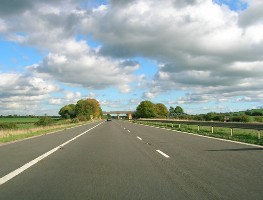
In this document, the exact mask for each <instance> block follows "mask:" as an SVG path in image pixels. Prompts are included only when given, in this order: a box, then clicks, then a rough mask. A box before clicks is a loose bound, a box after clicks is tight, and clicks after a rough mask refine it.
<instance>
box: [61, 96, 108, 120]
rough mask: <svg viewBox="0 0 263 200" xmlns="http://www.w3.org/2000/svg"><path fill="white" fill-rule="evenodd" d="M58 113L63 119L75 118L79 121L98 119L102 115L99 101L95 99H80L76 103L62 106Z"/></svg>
mask: <svg viewBox="0 0 263 200" xmlns="http://www.w3.org/2000/svg"><path fill="white" fill-rule="evenodd" d="M59 115H60V116H61V117H62V118H64V119H76V120H79V121H85V120H91V119H99V118H101V117H102V116H103V113H102V109H101V107H100V103H99V102H98V101H97V100H96V99H90V98H88V99H81V100H79V101H78V102H77V103H76V104H69V105H65V106H63V107H62V108H61V109H60V110H59Z"/></svg>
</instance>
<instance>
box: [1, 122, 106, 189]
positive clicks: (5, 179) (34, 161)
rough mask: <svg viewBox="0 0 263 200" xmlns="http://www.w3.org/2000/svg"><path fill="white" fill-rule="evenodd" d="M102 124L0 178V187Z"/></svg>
mask: <svg viewBox="0 0 263 200" xmlns="http://www.w3.org/2000/svg"><path fill="white" fill-rule="evenodd" d="M102 123H104V122H101V123H99V124H97V125H96V126H94V127H92V128H90V129H88V130H86V131H85V132H83V133H81V134H79V135H77V136H76V137H74V138H72V139H70V140H68V141H67V142H64V143H63V144H61V145H59V146H57V147H55V148H53V149H51V150H50V151H48V152H46V153H44V154H43V155H41V156H39V157H37V158H35V159H34V160H32V161H30V162H28V163H27V164H25V165H23V166H22V167H20V168H18V169H16V170H14V171H12V172H10V173H9V174H7V175H5V176H3V177H2V178H0V186H1V185H3V184H4V183H6V182H7V181H9V180H11V179H12V178H14V177H15V176H17V175H19V174H20V173H22V172H23V171H25V170H27V169H28V168H30V167H32V166H33V165H35V164H36V163H38V162H39V161H41V160H43V159H44V158H46V157H48V156H49V155H51V154H52V153H54V152H56V151H57V150H58V149H60V148H61V147H63V146H65V145H67V144H68V143H70V142H72V141H73V140H76V139H77V138H79V137H80V136H82V135H84V134H85V133H87V132H89V131H91V130H92V129H94V128H96V127H97V126H99V125H101V124H102Z"/></svg>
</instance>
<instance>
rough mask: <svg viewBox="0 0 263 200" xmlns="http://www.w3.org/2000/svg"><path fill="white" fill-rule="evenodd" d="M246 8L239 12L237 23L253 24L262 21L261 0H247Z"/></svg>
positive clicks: (262, 8)
mask: <svg viewBox="0 0 263 200" xmlns="http://www.w3.org/2000/svg"><path fill="white" fill-rule="evenodd" d="M248 3H249V4H248V8H247V9H246V10H244V11H243V12H241V14H240V18H239V24H240V25H241V26H244V27H247V26H253V25H255V24H261V25H262V22H263V14H262V10H263V2H262V1H261V0H254V1H252V0H249V1H248Z"/></svg>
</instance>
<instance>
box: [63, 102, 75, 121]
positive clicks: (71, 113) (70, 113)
mask: <svg viewBox="0 0 263 200" xmlns="http://www.w3.org/2000/svg"><path fill="white" fill-rule="evenodd" d="M59 115H61V117H62V118H65V119H69V118H74V117H76V106H75V105H74V104H69V105H66V106H64V107H62V108H61V109H60V111H59Z"/></svg>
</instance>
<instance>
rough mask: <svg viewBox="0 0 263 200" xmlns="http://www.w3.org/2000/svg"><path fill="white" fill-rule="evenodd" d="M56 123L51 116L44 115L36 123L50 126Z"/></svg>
mask: <svg viewBox="0 0 263 200" xmlns="http://www.w3.org/2000/svg"><path fill="white" fill-rule="evenodd" d="M53 123H54V120H53V119H51V118H50V117H42V118H40V119H39V121H38V122H36V123H35V124H36V125H37V126H48V125H51V124H53Z"/></svg>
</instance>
